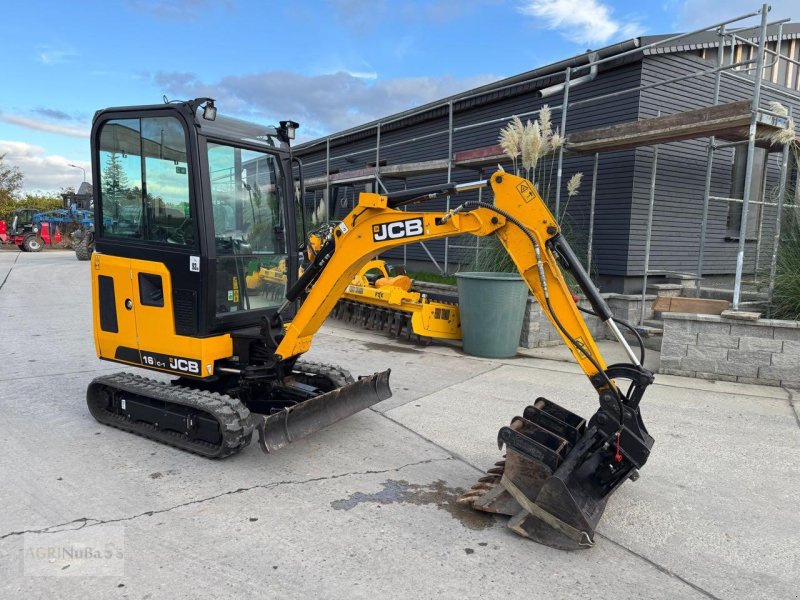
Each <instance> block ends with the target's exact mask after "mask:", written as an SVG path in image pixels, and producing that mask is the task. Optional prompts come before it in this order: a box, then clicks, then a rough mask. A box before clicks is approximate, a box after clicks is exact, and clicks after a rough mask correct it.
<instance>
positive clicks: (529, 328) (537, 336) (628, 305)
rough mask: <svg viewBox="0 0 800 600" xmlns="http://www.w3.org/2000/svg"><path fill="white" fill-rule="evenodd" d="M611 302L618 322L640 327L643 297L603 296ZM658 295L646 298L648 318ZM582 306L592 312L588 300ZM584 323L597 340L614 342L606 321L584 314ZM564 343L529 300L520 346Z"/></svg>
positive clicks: (531, 346) (537, 307)
mask: <svg viewBox="0 0 800 600" xmlns="http://www.w3.org/2000/svg"><path fill="white" fill-rule="evenodd" d="M602 296H603V298H605V300H606V302H607V303H608V306H609V308H611V311H612V312H613V313H614V316H615V317H617V318H618V319H622V320H624V321H627V322H628V323H631V324H632V325H634V326H635V325H637V324H638V323H639V316H640V311H641V310H642V309H641V306H642V297H641V296H639V295H636V296H630V295H625V294H602ZM655 298H656V297H655V296H651V295H648V296H647V298H646V307H645V319H652V318H653V316H652V315H653V303H654V302H655ZM580 305H581V306H582V307H585V308H589V309H591V306H590V305H589V303H588V302H587V301H586V300H581V301H580ZM581 314H582V316H583V319H584V321H586V324H587V325H588V326H589V331H590V332H591V334H592V337H594V338H595V339H597V340H603V339H611V337H612V336H611V332H610V331H609V330H608V327H606V326H605V325H603V323H602V321H600V319H598V318H597V317H594V316H592V315H587V314H585V313H581ZM563 343H564V341H563V339H562V337H561V335H559V334H558V333H557V332H556V330H555V327H553V325H552V324H551V323H550V321H549V320H548V318H547V317H546V316H545V314H544V312H543V311H542V307H541V306H540V305H539V303H538V302H536V300H534V299H533V297H530V298H528V306H527V307H526V309H525V320H524V321H523V323H522V335H521V336H520V340H519V345H520V346H522V347H523V348H541V347H544V346H558V345H559V344H563Z"/></svg>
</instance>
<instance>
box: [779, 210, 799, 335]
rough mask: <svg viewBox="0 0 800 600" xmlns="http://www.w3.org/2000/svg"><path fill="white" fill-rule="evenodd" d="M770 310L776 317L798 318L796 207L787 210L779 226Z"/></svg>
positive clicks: (797, 215) (797, 220)
mask: <svg viewBox="0 0 800 600" xmlns="http://www.w3.org/2000/svg"><path fill="white" fill-rule="evenodd" d="M772 310H773V313H774V316H775V317H776V318H778V319H793V320H797V319H800V215H799V214H798V211H797V207H794V208H790V209H788V210H787V214H786V215H785V217H784V221H783V226H782V228H781V244H780V250H779V251H778V264H777V269H776V271H775V292H774V294H773V297H772Z"/></svg>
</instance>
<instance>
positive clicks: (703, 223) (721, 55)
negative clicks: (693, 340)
mask: <svg viewBox="0 0 800 600" xmlns="http://www.w3.org/2000/svg"><path fill="white" fill-rule="evenodd" d="M718 32H719V46H718V47H717V69H718V70H717V72H716V75H715V76H714V106H717V105H718V104H719V87H720V79H721V78H722V70H721V67H722V63H723V62H725V25H722V26H720V28H719V29H718ZM731 62H733V53H731ZM715 143H716V137H715V136H713V135H712V136H711V137H710V138H709V139H708V150H707V158H706V181H705V187H704V188H703V214H702V216H701V218H700V248H699V250H698V255H697V281H696V282H695V289H694V294H695V297H696V298H699V297H700V287H701V286H700V282H701V281H702V280H703V259H704V258H705V250H706V234H707V231H708V201H709V196H710V195H711V173H712V170H713V167H714V151H715V147H714V144H715Z"/></svg>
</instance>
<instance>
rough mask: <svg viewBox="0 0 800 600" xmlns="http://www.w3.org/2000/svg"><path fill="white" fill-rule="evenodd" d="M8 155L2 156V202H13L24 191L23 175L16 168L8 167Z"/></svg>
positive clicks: (0, 165) (0, 197)
mask: <svg viewBox="0 0 800 600" xmlns="http://www.w3.org/2000/svg"><path fill="white" fill-rule="evenodd" d="M5 157H6V155H5V154H0V202H3V203H7V202H12V201H13V200H14V198H15V197H16V196H17V194H19V191H20V190H21V189H22V177H23V176H22V173H21V172H20V170H19V169H18V168H17V167H15V166H13V165H12V166H6V164H5V163H4V159H5Z"/></svg>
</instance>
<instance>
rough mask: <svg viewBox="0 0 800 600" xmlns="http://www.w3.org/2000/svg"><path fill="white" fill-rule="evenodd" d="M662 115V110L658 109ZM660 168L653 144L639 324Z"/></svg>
mask: <svg viewBox="0 0 800 600" xmlns="http://www.w3.org/2000/svg"><path fill="white" fill-rule="evenodd" d="M658 114H659V116H661V111H658ZM657 168H658V145H656V146H653V167H652V174H651V175H650V206H649V207H648V208H647V234H646V237H645V240H644V275H643V276H642V312H641V314H640V315H639V325H640V326H643V325H644V315H645V312H646V307H647V274H648V271H649V270H650V242H651V241H652V238H653V209H654V207H655V204H656V174H657Z"/></svg>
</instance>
